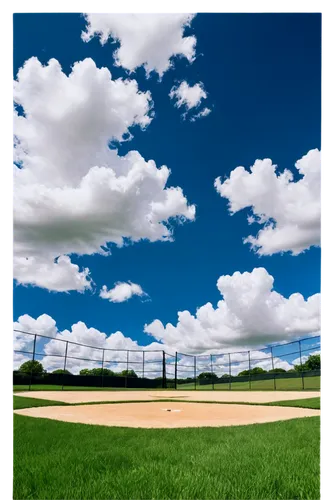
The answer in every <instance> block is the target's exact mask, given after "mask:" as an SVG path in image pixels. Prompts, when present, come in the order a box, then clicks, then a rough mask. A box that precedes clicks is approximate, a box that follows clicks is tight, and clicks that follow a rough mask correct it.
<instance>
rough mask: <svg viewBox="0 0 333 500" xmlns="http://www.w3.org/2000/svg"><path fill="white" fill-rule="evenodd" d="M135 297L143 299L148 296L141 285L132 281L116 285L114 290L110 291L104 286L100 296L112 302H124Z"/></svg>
mask: <svg viewBox="0 0 333 500" xmlns="http://www.w3.org/2000/svg"><path fill="white" fill-rule="evenodd" d="M133 295H138V296H139V297H142V296H144V295H147V294H146V293H145V292H144V291H143V290H142V288H141V286H140V285H137V284H136V283H132V282H131V281H129V282H128V283H121V282H119V283H116V285H115V286H114V288H112V289H110V290H108V289H107V287H106V286H105V285H104V286H103V287H102V290H101V291H100V294H99V296H100V297H101V298H102V299H108V300H109V301H110V302H124V301H125V300H128V299H130V298H131V297H133Z"/></svg>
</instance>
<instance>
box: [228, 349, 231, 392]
mask: <svg viewBox="0 0 333 500" xmlns="http://www.w3.org/2000/svg"><path fill="white" fill-rule="evenodd" d="M228 356H229V391H231V359H230V353H229V354H228Z"/></svg>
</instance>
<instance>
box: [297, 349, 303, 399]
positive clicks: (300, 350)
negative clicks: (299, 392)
mask: <svg viewBox="0 0 333 500" xmlns="http://www.w3.org/2000/svg"><path fill="white" fill-rule="evenodd" d="M298 344H299V363H300V365H301V375H302V389H303V390H304V376H303V363H302V346H301V341H300V340H299V341H298Z"/></svg>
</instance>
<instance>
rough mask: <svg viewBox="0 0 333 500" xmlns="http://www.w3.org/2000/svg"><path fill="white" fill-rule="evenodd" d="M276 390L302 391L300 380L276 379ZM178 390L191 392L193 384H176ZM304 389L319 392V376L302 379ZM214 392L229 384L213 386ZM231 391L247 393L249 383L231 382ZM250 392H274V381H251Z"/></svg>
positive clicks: (203, 388)
mask: <svg viewBox="0 0 333 500" xmlns="http://www.w3.org/2000/svg"><path fill="white" fill-rule="evenodd" d="M275 383H276V390H278V391H299V390H302V378H301V377H297V378H276V380H275ZM177 389H178V390H193V389H195V385H194V383H189V384H178V387H177ZM196 389H197V390H201V391H209V390H211V389H212V385H211V384H208V385H198V384H197V386H196ZM304 389H305V390H320V376H316V377H304ZM214 390H219V391H228V390H229V383H223V384H214ZM231 390H232V391H249V390H250V384H249V382H234V381H233V382H232V384H231ZM251 390H252V391H273V390H274V380H255V379H252V380H251Z"/></svg>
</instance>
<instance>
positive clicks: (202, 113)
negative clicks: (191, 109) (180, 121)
mask: <svg viewBox="0 0 333 500" xmlns="http://www.w3.org/2000/svg"><path fill="white" fill-rule="evenodd" d="M211 111H212V110H211V109H209V108H204V109H203V110H202V111H200V112H199V113H197V114H196V115H193V116H191V118H190V121H191V122H195V121H196V120H198V119H199V118H204V117H205V116H208V115H209V114H210V113H211Z"/></svg>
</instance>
